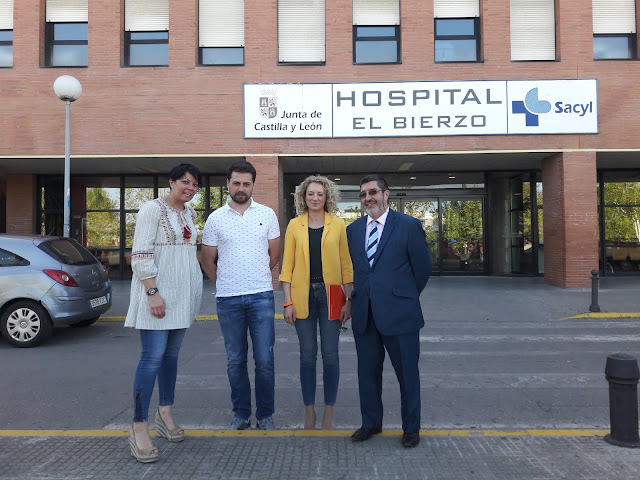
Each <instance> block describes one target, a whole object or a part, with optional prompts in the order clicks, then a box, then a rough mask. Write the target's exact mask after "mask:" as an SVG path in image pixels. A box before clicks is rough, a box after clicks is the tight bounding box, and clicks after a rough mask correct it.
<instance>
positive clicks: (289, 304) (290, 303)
mask: <svg viewBox="0 0 640 480" xmlns="http://www.w3.org/2000/svg"><path fill="white" fill-rule="evenodd" d="M291 305H293V302H289V303H285V304H284V305H282V306H283V307H285V308H286V307H290V306H291Z"/></svg>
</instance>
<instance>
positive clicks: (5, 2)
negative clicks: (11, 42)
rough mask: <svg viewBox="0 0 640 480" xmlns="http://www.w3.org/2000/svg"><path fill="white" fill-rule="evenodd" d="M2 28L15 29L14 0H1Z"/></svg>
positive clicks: (0, 22)
mask: <svg viewBox="0 0 640 480" xmlns="http://www.w3.org/2000/svg"><path fill="white" fill-rule="evenodd" d="M0 30H13V0H0Z"/></svg>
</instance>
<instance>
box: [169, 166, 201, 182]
mask: <svg viewBox="0 0 640 480" xmlns="http://www.w3.org/2000/svg"><path fill="white" fill-rule="evenodd" d="M186 173H190V174H191V175H193V178H195V179H196V182H198V185H202V174H201V173H200V170H198V167H196V166H195V165H191V164H190V163H181V164H180V165H178V166H177V167H173V168H172V169H171V171H170V172H169V180H173V181H174V182H175V181H176V180H179V179H181V178H182V177H184V176H185V174H186Z"/></svg>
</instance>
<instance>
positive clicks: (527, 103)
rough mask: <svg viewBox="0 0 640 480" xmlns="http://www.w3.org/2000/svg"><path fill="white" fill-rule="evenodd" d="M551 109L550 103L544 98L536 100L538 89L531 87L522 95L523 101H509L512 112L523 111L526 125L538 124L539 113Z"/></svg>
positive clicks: (533, 125)
mask: <svg viewBox="0 0 640 480" xmlns="http://www.w3.org/2000/svg"><path fill="white" fill-rule="evenodd" d="M549 110H551V103H549V102H547V101H546V100H538V89H537V88H532V89H531V90H529V91H528V92H527V94H526V95H525V97H524V102H523V101H521V100H516V101H513V102H511V112H512V113H524V116H525V125H526V126H527V127H537V126H538V115H537V114H539V113H547V112H548V111H549Z"/></svg>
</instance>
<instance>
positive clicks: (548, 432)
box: [0, 429, 609, 437]
mask: <svg viewBox="0 0 640 480" xmlns="http://www.w3.org/2000/svg"><path fill="white" fill-rule="evenodd" d="M149 433H150V434H151V435H152V436H155V435H156V431H155V430H150V432H149ZM352 433H353V430H269V431H264V430H185V435H187V436H190V437H348V436H351V434H352ZM608 433H609V430H603V429H525V430H428V429H424V430H420V434H421V435H424V436H427V437H523V436H529V437H593V436H604V435H606V434H608ZM126 435H129V430H0V437H123V436H126ZM380 435H381V436H385V437H389V436H397V435H402V430H384V431H383V432H382V433H381V434H380Z"/></svg>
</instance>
